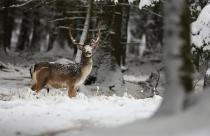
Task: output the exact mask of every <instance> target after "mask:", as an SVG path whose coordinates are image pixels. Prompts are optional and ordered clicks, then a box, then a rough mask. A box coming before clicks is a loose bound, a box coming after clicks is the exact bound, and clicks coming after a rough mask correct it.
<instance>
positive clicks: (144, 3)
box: [139, 0, 159, 9]
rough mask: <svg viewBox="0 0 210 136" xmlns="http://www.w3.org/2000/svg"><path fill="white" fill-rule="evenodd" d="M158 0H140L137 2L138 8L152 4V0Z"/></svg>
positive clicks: (154, 0)
mask: <svg viewBox="0 0 210 136" xmlns="http://www.w3.org/2000/svg"><path fill="white" fill-rule="evenodd" d="M158 1H159V0H141V1H140V3H139V8H140V9H142V8H144V7H146V6H154V2H158Z"/></svg>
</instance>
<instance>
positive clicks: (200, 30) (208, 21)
mask: <svg viewBox="0 0 210 136" xmlns="http://www.w3.org/2000/svg"><path fill="white" fill-rule="evenodd" d="M192 44H193V45H194V46H195V47H197V48H203V50H210V46H209V44H210V4H209V5H207V6H206V7H204V9H203V10H202V11H201V13H200V15H199V16H198V19H197V20H196V21H195V22H193V23H192Z"/></svg>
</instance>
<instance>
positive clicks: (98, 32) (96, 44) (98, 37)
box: [91, 23, 101, 48]
mask: <svg viewBox="0 0 210 136" xmlns="http://www.w3.org/2000/svg"><path fill="white" fill-rule="evenodd" d="M100 33H101V31H100V23H99V25H98V27H97V38H96V39H95V40H94V39H92V40H91V46H92V47H93V48H96V47H97V46H98V42H99V40H100Z"/></svg>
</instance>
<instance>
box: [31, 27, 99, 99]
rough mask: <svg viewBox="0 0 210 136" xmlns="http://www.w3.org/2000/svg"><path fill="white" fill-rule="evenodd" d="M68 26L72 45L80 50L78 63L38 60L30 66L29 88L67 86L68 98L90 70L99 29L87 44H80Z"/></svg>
mask: <svg viewBox="0 0 210 136" xmlns="http://www.w3.org/2000/svg"><path fill="white" fill-rule="evenodd" d="M71 30H72V29H71V27H69V36H70V39H71V41H72V43H73V44H74V45H76V47H77V48H78V49H79V50H81V52H82V55H81V61H80V63H76V62H72V63H69V64H59V63H55V62H39V63H36V64H34V65H33V66H32V67H31V68H30V74H31V78H32V81H33V82H34V83H33V85H32V87H31V89H32V90H33V91H35V92H36V93H38V92H39V91H40V90H41V89H43V88H44V87H47V88H48V91H49V88H67V90H68V96H69V97H70V98H72V97H76V94H77V90H78V88H79V86H81V85H82V84H83V83H84V81H85V80H86V78H87V77H88V75H89V74H90V72H91V71H92V65H93V60H92V55H93V53H92V50H93V49H95V48H96V47H97V46H98V43H99V39H100V29H99V27H98V34H97V38H96V39H93V38H92V39H91V40H90V42H89V44H80V43H79V42H77V41H76V39H75V38H74V37H73V35H72V32H71Z"/></svg>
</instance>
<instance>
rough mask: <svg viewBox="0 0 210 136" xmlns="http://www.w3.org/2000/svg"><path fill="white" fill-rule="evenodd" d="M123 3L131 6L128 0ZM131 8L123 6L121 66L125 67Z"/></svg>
mask: <svg viewBox="0 0 210 136" xmlns="http://www.w3.org/2000/svg"><path fill="white" fill-rule="evenodd" d="M123 3H126V4H129V3H128V0H123ZM129 10H130V7H129V6H123V7H122V8H121V12H122V22H121V23H122V24H121V42H120V43H121V47H122V52H121V65H122V66H125V64H126V49H127V37H128V36H127V35H128V20H129Z"/></svg>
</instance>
